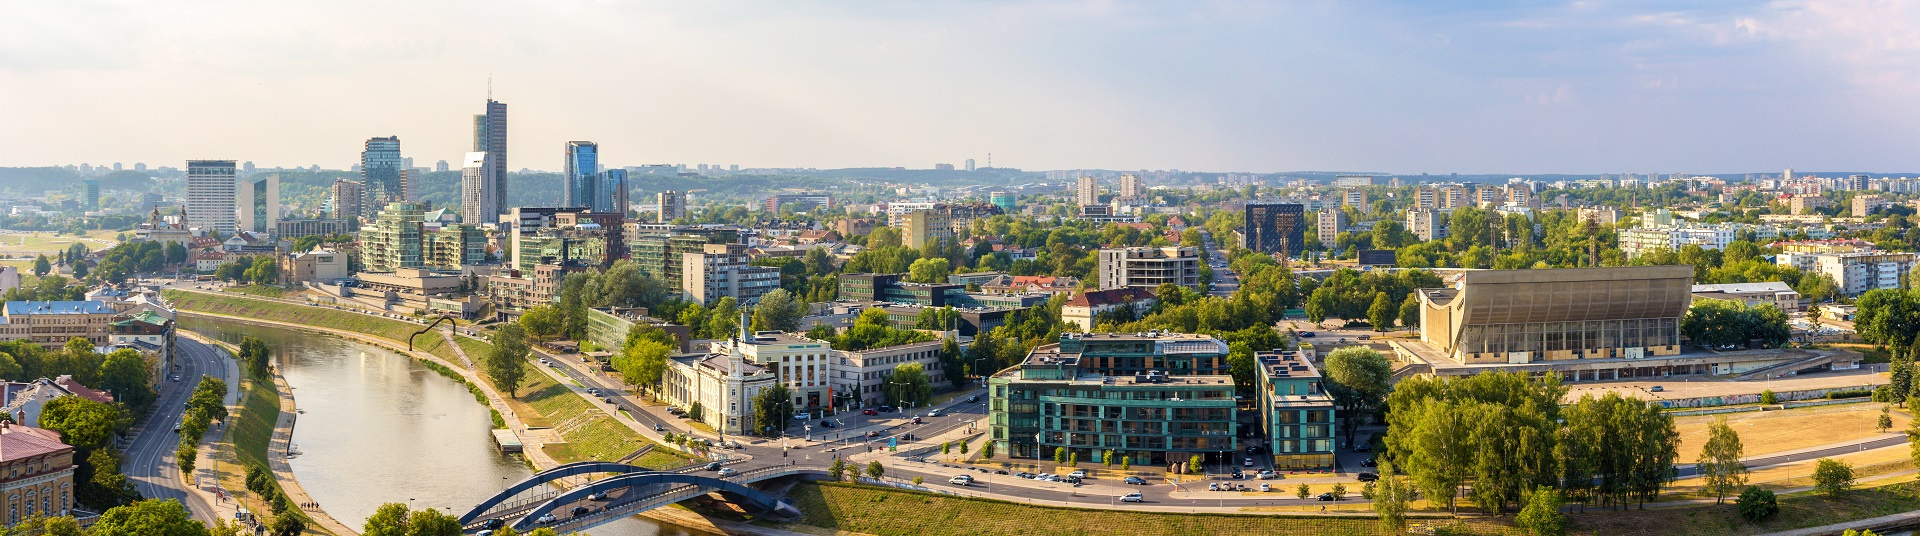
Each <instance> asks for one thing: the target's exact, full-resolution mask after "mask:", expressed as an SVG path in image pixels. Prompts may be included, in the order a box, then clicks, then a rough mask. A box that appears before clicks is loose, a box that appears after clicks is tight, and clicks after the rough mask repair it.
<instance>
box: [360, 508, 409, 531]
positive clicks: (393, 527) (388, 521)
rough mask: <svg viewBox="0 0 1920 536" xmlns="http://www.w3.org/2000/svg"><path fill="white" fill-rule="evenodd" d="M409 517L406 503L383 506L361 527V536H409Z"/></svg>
mask: <svg viewBox="0 0 1920 536" xmlns="http://www.w3.org/2000/svg"><path fill="white" fill-rule="evenodd" d="M407 515H408V512H407V504H406V503H398V502H390V503H386V504H382V505H380V508H378V509H376V510H374V511H373V515H371V516H368V517H367V522H366V523H365V524H363V525H361V527H360V536H407Z"/></svg>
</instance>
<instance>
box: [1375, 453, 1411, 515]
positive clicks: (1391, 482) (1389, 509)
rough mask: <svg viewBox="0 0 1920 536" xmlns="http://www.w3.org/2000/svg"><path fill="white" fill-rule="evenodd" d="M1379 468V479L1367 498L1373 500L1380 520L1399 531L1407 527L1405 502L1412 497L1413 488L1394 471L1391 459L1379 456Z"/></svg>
mask: <svg viewBox="0 0 1920 536" xmlns="http://www.w3.org/2000/svg"><path fill="white" fill-rule="evenodd" d="M1379 470H1380V480H1379V481H1378V483H1377V485H1373V494H1372V496H1370V497H1367V498H1368V499H1369V500H1372V501H1373V512H1374V513H1376V514H1379V515H1380V522H1382V523H1385V524H1386V525H1387V527H1388V528H1389V529H1392V530H1393V531H1394V532H1400V531H1402V530H1405V529H1406V528H1407V516H1406V514H1407V503H1408V502H1409V501H1411V500H1412V499H1413V489H1412V487H1411V486H1408V485H1407V482H1406V480H1404V479H1402V478H1401V477H1400V475H1398V474H1396V473H1395V472H1394V470H1393V460H1390V459H1387V458H1386V457H1385V456H1382V457H1380V466H1379Z"/></svg>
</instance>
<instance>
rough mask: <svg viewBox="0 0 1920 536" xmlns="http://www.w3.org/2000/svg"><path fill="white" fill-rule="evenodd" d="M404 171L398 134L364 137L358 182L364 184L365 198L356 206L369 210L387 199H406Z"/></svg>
mask: <svg viewBox="0 0 1920 536" xmlns="http://www.w3.org/2000/svg"><path fill="white" fill-rule="evenodd" d="M405 171H406V165H405V161H404V159H402V158H401V157H400V137H399V136H387V137H384V138H369V139H367V144H366V149H365V150H362V151H361V152H360V184H362V185H364V186H365V190H366V191H365V193H366V195H367V198H366V199H365V200H363V201H362V202H361V204H360V206H361V207H363V208H365V209H369V210H371V209H375V208H377V207H384V206H387V203H394V202H399V201H407V200H408V199H407V185H406V184H404V178H403V177H402V174H403V173H405ZM363 216H372V215H371V214H363Z"/></svg>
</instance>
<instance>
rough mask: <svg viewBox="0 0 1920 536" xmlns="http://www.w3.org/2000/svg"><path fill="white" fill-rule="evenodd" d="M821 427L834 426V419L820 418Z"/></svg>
mask: <svg viewBox="0 0 1920 536" xmlns="http://www.w3.org/2000/svg"><path fill="white" fill-rule="evenodd" d="M820 427H821V428H832V427H834V424H833V420H832V419H820Z"/></svg>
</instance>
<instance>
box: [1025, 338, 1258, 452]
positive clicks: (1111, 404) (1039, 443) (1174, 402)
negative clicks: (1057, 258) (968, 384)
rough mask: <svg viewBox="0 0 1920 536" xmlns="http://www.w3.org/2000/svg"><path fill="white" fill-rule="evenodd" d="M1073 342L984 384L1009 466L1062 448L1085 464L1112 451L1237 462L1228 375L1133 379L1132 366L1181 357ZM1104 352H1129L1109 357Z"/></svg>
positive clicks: (1150, 373)
mask: <svg viewBox="0 0 1920 536" xmlns="http://www.w3.org/2000/svg"><path fill="white" fill-rule="evenodd" d="M1200 337H1203V336H1200ZM1075 339H1076V337H1075V336H1074V335H1072V334H1068V335H1062V336H1061V340H1060V343H1058V344H1049V345H1045V346H1041V347H1039V348H1036V349H1034V351H1033V353H1031V354H1029V355H1028V356H1027V359H1026V361H1024V362H1022V363H1021V364H1020V365H1019V366H1017V367H1012V368H1008V369H1006V370H1003V371H1001V372H999V373H998V374H995V375H993V376H991V377H989V378H988V379H987V389H988V396H989V397H990V401H989V406H988V419H989V423H990V424H989V434H990V436H989V440H991V441H993V442H995V443H996V448H997V449H999V450H1000V451H1001V452H1005V453H1007V455H1008V457H1010V458H1050V457H1052V456H1053V453H1054V451H1055V449H1058V448H1065V449H1068V450H1069V451H1070V452H1072V453H1073V454H1075V455H1077V456H1078V457H1079V459H1081V460H1096V459H1099V456H1100V455H1103V454H1106V453H1108V452H1112V453H1113V454H1114V455H1116V456H1117V457H1123V458H1124V459H1125V460H1127V461H1128V462H1130V463H1133V464H1136V465H1145V464H1166V463H1171V462H1180V461H1185V460H1187V459H1188V458H1189V457H1191V456H1194V455H1201V456H1204V457H1210V458H1216V457H1220V456H1231V455H1232V454H1233V453H1234V452H1235V451H1236V450H1238V449H1239V448H1240V444H1239V440H1238V439H1237V437H1238V435H1237V433H1236V431H1237V428H1238V426H1239V424H1238V421H1237V419H1238V416H1237V411H1238V407H1237V403H1236V402H1235V401H1234V397H1233V393H1234V384H1233V377H1232V376H1228V375H1226V374H1225V373H1224V372H1223V373H1221V374H1217V375H1177V374H1174V375H1170V374H1168V373H1167V372H1166V371H1165V370H1142V371H1141V372H1139V373H1133V374H1128V373H1124V372H1125V371H1128V370H1140V369H1139V367H1137V366H1136V365H1143V364H1145V363H1154V362H1161V361H1178V360H1180V358H1178V357H1175V356H1170V355H1168V356H1156V355H1153V354H1152V353H1151V352H1152V351H1153V350H1150V348H1154V347H1155V345H1153V344H1148V341H1134V343H1133V344H1135V345H1142V344H1144V347H1142V346H1135V347H1131V348H1123V347H1121V346H1119V345H1117V344H1114V345H1109V344H1096V345H1093V346H1087V345H1085V344H1069V343H1070V342H1071V341H1074V340H1075ZM1207 339H1211V338H1210V337H1207ZM1109 342H1113V343H1118V342H1119V341H1109ZM1213 342H1215V343H1218V342H1219V341H1218V340H1213ZM1220 346H1221V347H1223V348H1222V349H1221V350H1220V352H1221V353H1222V354H1223V355H1224V353H1225V349H1224V346H1225V344H1224V343H1220ZM1108 350H1113V351H1120V350H1125V352H1124V353H1123V354H1121V355H1103V352H1104V351H1108ZM1188 370H1194V369H1192V368H1189V369H1188Z"/></svg>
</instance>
